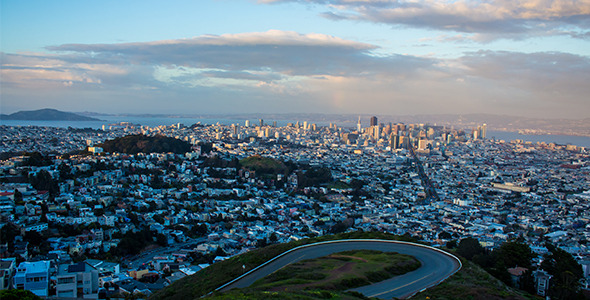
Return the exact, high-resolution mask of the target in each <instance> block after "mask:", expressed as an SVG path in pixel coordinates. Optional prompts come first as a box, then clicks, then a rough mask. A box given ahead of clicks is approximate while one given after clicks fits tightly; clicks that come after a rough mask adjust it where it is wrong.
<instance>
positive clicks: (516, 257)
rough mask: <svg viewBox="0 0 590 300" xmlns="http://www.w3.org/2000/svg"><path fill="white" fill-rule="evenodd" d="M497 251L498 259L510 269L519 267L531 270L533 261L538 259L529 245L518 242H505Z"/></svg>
mask: <svg viewBox="0 0 590 300" xmlns="http://www.w3.org/2000/svg"><path fill="white" fill-rule="evenodd" d="M496 251H497V252H496ZM496 251H494V253H495V254H496V255H497V256H496V259H497V260H501V261H502V262H503V263H504V265H505V266H507V267H509V268H512V267H515V266H519V267H523V268H527V269H531V264H532V260H533V258H535V257H536V255H535V254H534V253H533V251H532V250H531V247H529V245H527V244H525V243H519V242H516V241H510V242H505V243H503V244H502V245H501V246H500V248H498V250H496Z"/></svg>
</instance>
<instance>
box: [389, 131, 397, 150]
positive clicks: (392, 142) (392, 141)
mask: <svg viewBox="0 0 590 300" xmlns="http://www.w3.org/2000/svg"><path fill="white" fill-rule="evenodd" d="M389 146H390V147H391V149H397V148H399V137H398V136H397V135H395V134H392V135H391V136H390V137H389Z"/></svg>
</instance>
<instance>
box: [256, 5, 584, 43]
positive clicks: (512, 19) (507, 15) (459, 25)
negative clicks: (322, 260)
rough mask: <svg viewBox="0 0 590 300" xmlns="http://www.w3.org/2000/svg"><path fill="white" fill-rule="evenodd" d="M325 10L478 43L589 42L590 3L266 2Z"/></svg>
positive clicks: (328, 15) (341, 17) (331, 14)
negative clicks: (560, 38) (558, 38)
mask: <svg viewBox="0 0 590 300" xmlns="http://www.w3.org/2000/svg"><path fill="white" fill-rule="evenodd" d="M260 2H262V3H280V2H302V3H313V4H318V5H324V6H326V7H327V9H328V11H327V12H325V13H324V14H323V16H324V17H326V18H330V19H334V20H362V21H369V22H375V23H384V24H391V25H401V26H409V27H417V28H427V29H434V30H445V31H447V30H448V31H455V32H460V33H466V34H470V35H471V36H470V38H471V39H473V40H478V41H489V40H494V39H499V38H509V39H523V38H528V37H532V36H546V35H569V36H571V37H574V38H582V39H588V34H589V32H590V0H573V1H572V0H495V1H494V0H487V1H478V0H457V1H439V0H392V1H386V0H365V1H361V0H358V1H355V0H350V1H348V0H337V1H325V0H266V1H260Z"/></svg>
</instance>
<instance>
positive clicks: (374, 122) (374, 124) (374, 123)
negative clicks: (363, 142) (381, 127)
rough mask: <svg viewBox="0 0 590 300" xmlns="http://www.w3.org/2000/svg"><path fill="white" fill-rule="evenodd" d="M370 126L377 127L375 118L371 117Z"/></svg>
mask: <svg viewBox="0 0 590 300" xmlns="http://www.w3.org/2000/svg"><path fill="white" fill-rule="evenodd" d="M369 125H371V126H377V117H375V116H372V117H371V124H369Z"/></svg>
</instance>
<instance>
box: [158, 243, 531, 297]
mask: <svg viewBox="0 0 590 300" xmlns="http://www.w3.org/2000/svg"><path fill="white" fill-rule="evenodd" d="M338 239H384V240H405V241H414V240H412V239H411V238H408V237H405V236H395V235H391V234H387V233H381V232H350V233H342V234H337V235H330V236H321V237H316V238H309V239H304V240H299V241H294V242H290V243H285V244H275V245H270V246H267V247H264V248H259V249H256V250H252V251H250V252H247V253H244V254H241V255H238V256H234V257H232V258H230V259H228V260H225V261H222V262H218V263H215V264H213V265H211V266H209V267H207V268H205V269H203V270H201V271H200V272H197V273H196V274H194V275H192V276H187V277H185V278H182V279H180V280H178V281H176V282H175V283H173V284H172V285H170V286H168V287H166V288H165V289H163V290H161V291H158V292H157V293H155V294H154V295H152V296H151V299H196V298H199V297H202V296H205V295H208V294H209V293H210V292H213V291H214V290H215V288H217V287H219V286H221V285H223V284H224V283H226V282H228V281H229V280H231V279H234V278H236V277H238V276H239V275H241V274H243V272H245V271H248V270H250V269H253V268H254V267H256V266H257V265H259V264H261V263H263V262H265V261H267V260H268V259H270V258H272V257H275V256H277V255H279V254H281V253H283V252H285V251H287V250H289V249H292V248H295V247H297V246H301V245H304V244H311V243H315V242H320V241H327V240H338ZM463 264H464V268H463V269H461V270H460V271H459V272H457V273H456V274H455V275H453V276H451V278H449V280H447V281H445V284H444V289H443V290H441V289H440V288H437V287H433V288H431V289H428V290H426V291H425V292H423V293H419V294H417V295H416V296H415V297H417V298H419V299H434V298H433V296H434V295H437V294H439V293H440V294H441V295H444V297H450V298H446V299H451V298H453V297H455V296H457V295H461V293H463V292H468V293H470V294H471V293H472V292H473V293H476V292H477V293H478V295H477V296H478V298H477V299H486V296H489V298H490V299H498V297H504V298H509V299H526V298H527V297H526V296H523V294H522V293H520V292H518V291H515V290H514V289H512V288H509V287H508V286H506V285H505V284H504V283H502V282H501V281H499V280H497V279H495V278H494V277H492V276H491V275H490V274H488V273H487V272H486V271H484V270H483V269H481V268H479V267H477V266H476V265H474V264H472V263H470V262H467V261H465V260H463ZM243 267H245V269H243ZM296 267H297V266H296ZM299 268H301V264H299ZM289 270H291V271H292V269H289ZM291 271H289V272H291ZM299 272H300V273H301V272H304V271H302V270H299ZM403 273H405V272H403ZM279 275H280V274H279ZM308 275H309V274H308ZM274 277H277V276H274ZM279 279H280V278H279ZM269 280H270V282H271V284H270V285H268V283H266V282H267V281H269ZM362 280H363V278H362V277H361V278H359V281H362ZM365 280H366V279H365ZM277 281H279V280H276V278H268V279H266V280H265V281H261V282H259V283H258V285H259V287H250V288H245V289H234V290H231V291H228V292H224V293H221V292H215V293H213V294H211V295H209V297H208V298H209V299H260V298H272V299H320V298H334V297H336V298H339V299H364V297H363V296H362V295H360V294H357V293H354V292H345V291H344V290H346V289H347V288H344V289H343V290H338V289H328V288H326V287H325V286H324V287H317V288H313V289H310V290H303V289H299V290H298V289H294V288H289V284H291V285H292V282H289V281H288V280H287V281H286V282H285V286H281V285H277ZM272 282H274V284H272ZM265 283H266V285H267V286H266V287H269V286H270V287H271V288H269V289H266V288H265ZM279 283H280V282H279Z"/></svg>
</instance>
